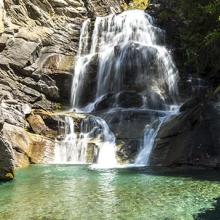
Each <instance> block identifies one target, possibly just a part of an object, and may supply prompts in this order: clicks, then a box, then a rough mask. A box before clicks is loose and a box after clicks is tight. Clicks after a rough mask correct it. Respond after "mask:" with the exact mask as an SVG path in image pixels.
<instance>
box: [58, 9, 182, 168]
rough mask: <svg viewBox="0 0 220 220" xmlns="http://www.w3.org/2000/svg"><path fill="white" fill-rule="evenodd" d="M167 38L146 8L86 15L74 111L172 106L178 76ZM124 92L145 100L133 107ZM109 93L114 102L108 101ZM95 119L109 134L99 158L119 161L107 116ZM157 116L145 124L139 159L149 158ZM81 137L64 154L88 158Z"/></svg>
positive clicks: (73, 139) (105, 163) (74, 87)
mask: <svg viewBox="0 0 220 220" xmlns="http://www.w3.org/2000/svg"><path fill="white" fill-rule="evenodd" d="M92 28H93V32H92V33H91V29H92ZM164 42H165V40H164V31H163V30H161V29H160V28H157V27H156V26H154V23H153V19H152V17H151V16H150V15H148V14H147V13H145V12H144V11H140V10H132V11H125V12H123V13H121V14H118V15H114V14H112V15H109V16H106V17H97V18H96V20H95V22H94V21H92V20H90V19H88V20H86V21H85V22H84V24H83V26H82V29H81V35H80V44H79V50H78V55H77V61H76V65H75V73H74V77H73V83H72V95H71V104H72V108H73V109H74V111H76V112H78V113H89V114H93V115H97V113H96V112H99V111H100V106H103V105H104V107H105V108H106V109H107V110H105V111H106V112H107V113H108V112H112V111H113V112H114V111H116V112H117V109H123V108H125V109H127V110H128V111H133V109H137V110H138V109H143V110H146V111H148V110H152V109H153V110H154V111H161V110H162V111H164V112H166V111H168V110H169V109H170V105H173V104H175V103H176V99H177V97H178V88H177V82H178V77H179V76H178V71H177V69H176V67H175V64H174V62H173V60H172V56H171V54H170V51H168V50H167V48H166V47H165V46H164ZM124 93H125V94H127V95H128V96H129V95H132V94H136V96H138V97H141V98H140V102H141V105H139V106H138V107H136V106H134V107H135V108H134V107H132V106H131V107H130V106H129V105H128V106H127V105H124V104H123V105H122V104H121V100H123V98H121V96H122V97H123V95H124ZM109 97H110V99H111V101H108V99H109ZM105 100H107V102H106V101H105ZM131 100H132V98H131ZM103 103H105V104H103ZM135 104H136V103H135ZM158 119H159V118H158ZM93 120H97V123H98V124H101V127H102V129H103V132H102V134H104V136H105V138H104V139H103V141H102V142H101V143H100V144H99V146H98V152H99V153H98V159H97V160H96V163H98V164H99V165H100V166H103V167H105V166H107V167H111V166H116V164H117V161H116V137H115V135H114V133H113V132H112V131H111V130H110V128H109V125H108V124H107V123H106V122H105V121H104V120H103V119H102V121H100V117H96V116H93ZM154 121H155V118H154V117H152V119H151V120H150V121H149V123H148V125H146V129H145V135H144V136H145V138H144V139H145V140H144V145H143V146H142V148H141V151H140V153H139V155H138V156H137V159H136V164H142V163H145V164H147V163H148V160H149V155H150V153H151V149H152V146H153V143H154V139H155V138H156V135H157V132H158V130H159V128H160V126H161V124H162V123H163V120H161V121H160V123H157V126H156V127H152V126H153V124H154ZM67 123H69V122H67ZM69 124H70V125H71V123H69ZM78 138H79V137H78V136H77V135H76V134H75V133H74V132H70V133H69V134H68V135H67V137H66V139H65V141H64V145H65V147H63V148H64V150H62V152H63V153H62V154H63V155H65V154H67V156H66V157H67V158H74V160H75V159H76V160H77V158H78V159H79V161H80V162H85V154H86V153H85V152H86V148H87V145H88V143H87V142H86V141H83V138H84V136H83V138H82V137H81V142H80V144H78ZM85 138H87V136H85ZM65 142H66V143H68V144H66V143H65ZM68 146H69V147H68ZM71 146H72V147H71ZM67 148H68V149H67ZM73 148H74V149H73ZM64 151H65V152H64ZM75 151H77V153H76V152H75ZM70 152H71V153H70ZM79 152H80V153H79ZM73 154H74V156H73ZM79 155H80V156H79ZM82 155H84V156H82ZM143 155H144V156H143ZM62 157H65V156H62ZM82 158H84V159H82ZM65 160H66V159H65ZM71 160H72V159H71ZM60 161H63V159H60ZM143 161H145V162H143Z"/></svg>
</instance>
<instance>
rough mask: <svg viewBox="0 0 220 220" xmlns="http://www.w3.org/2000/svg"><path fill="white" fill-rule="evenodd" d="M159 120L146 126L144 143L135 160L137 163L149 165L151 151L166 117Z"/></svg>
mask: <svg viewBox="0 0 220 220" xmlns="http://www.w3.org/2000/svg"><path fill="white" fill-rule="evenodd" d="M158 120H159V121H158ZM158 120H157V121H155V122H154V123H153V124H152V125H147V126H146V127H145V132H144V144H143V147H142V150H141V151H140V153H139V154H138V156H137V158H136V160H135V164H136V165H148V164H149V157H150V153H151V150H152V148H153V145H154V140H155V138H156V136H157V133H158V131H159V129H160V127H161V125H162V124H163V122H164V120H165V117H163V118H159V119H158ZM155 124H156V125H155ZM155 127H156V128H155Z"/></svg>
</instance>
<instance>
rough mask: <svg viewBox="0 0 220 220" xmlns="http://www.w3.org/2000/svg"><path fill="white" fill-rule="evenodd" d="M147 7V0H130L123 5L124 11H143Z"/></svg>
mask: <svg viewBox="0 0 220 220" xmlns="http://www.w3.org/2000/svg"><path fill="white" fill-rule="evenodd" d="M148 5H149V0H132V1H131V2H130V3H129V4H126V3H125V4H123V5H122V7H123V9H124V10H133V9H140V10H145V9H146V8H147V7H148Z"/></svg>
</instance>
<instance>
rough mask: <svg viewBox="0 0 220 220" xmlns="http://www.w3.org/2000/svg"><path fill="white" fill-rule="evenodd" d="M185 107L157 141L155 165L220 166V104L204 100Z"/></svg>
mask: <svg viewBox="0 0 220 220" xmlns="http://www.w3.org/2000/svg"><path fill="white" fill-rule="evenodd" d="M184 106H187V108H186V107H184V108H182V110H184V111H183V112H182V113H181V114H180V115H178V116H176V117H173V118H172V119H170V120H169V121H168V122H167V123H165V124H164V125H163V126H162V127H161V129H160V131H159V133H158V136H157V138H156V143H155V146H154V148H153V151H152V155H151V164H152V165H154V166H155V165H156V166H158V165H159V166H178V165H192V166H208V167H220V138H219V130H220V102H219V101H217V100H216V101H214V100H203V101H200V102H199V103H198V104H197V105H192V106H191V108H190V107H189V106H190V105H189V104H185V105H184Z"/></svg>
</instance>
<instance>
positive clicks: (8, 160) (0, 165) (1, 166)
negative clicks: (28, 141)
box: [0, 135, 14, 181]
mask: <svg viewBox="0 0 220 220" xmlns="http://www.w3.org/2000/svg"><path fill="white" fill-rule="evenodd" d="M13 178H14V152H13V149H12V146H11V145H10V144H9V142H7V141H6V140H5V139H4V138H2V136H1V135H0V181H8V180H12V179H13Z"/></svg>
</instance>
